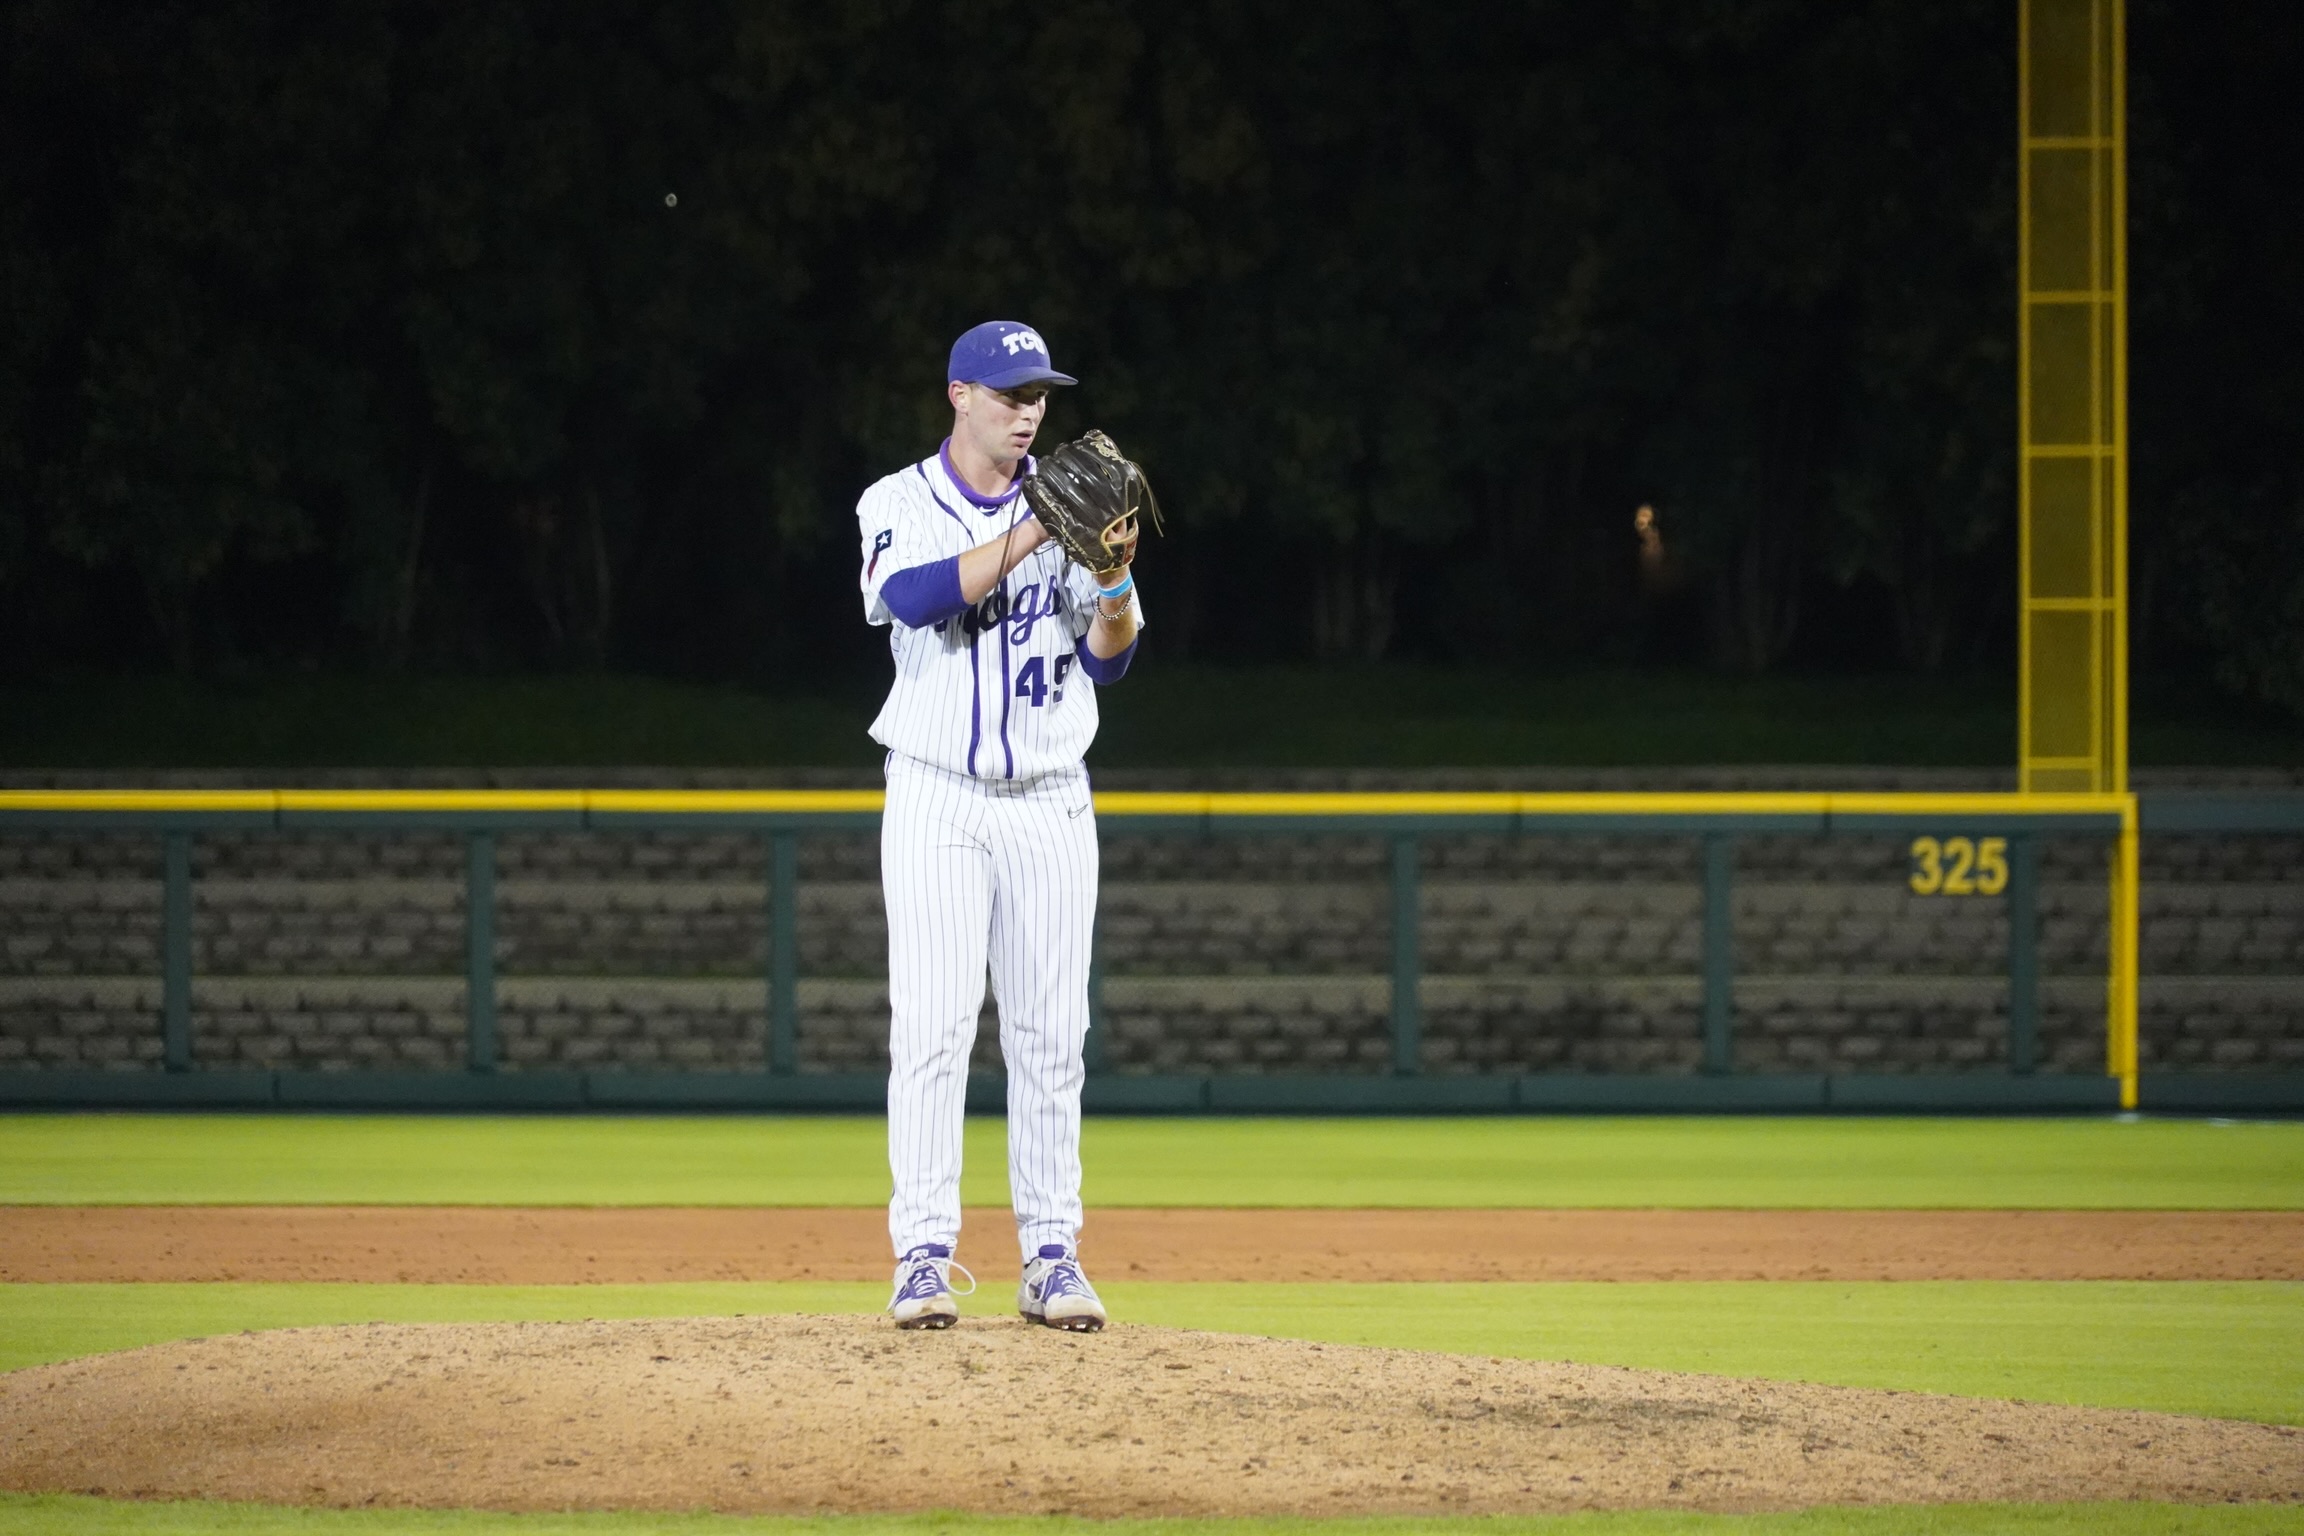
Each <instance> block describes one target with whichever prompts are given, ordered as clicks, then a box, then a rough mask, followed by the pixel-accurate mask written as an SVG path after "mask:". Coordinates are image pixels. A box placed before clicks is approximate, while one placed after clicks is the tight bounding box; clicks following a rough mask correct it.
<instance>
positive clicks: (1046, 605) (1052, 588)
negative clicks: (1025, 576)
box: [1008, 576, 1064, 645]
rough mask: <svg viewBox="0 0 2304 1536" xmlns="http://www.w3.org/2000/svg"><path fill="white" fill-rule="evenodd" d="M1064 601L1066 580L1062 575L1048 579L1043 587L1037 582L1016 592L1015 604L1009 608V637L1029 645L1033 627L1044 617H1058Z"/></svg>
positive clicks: (1016, 641) (1021, 643) (1020, 643)
mask: <svg viewBox="0 0 2304 1536" xmlns="http://www.w3.org/2000/svg"><path fill="white" fill-rule="evenodd" d="M1063 603H1064V580H1063V578H1062V577H1060V576H1052V577H1050V578H1049V579H1048V585H1047V586H1046V587H1042V586H1041V585H1040V584H1039V583H1037V582H1035V583H1033V584H1032V585H1031V586H1029V587H1026V588H1025V589H1024V590H1023V591H1021V592H1019V593H1017V594H1016V602H1015V604H1014V605H1013V606H1012V607H1010V608H1009V610H1008V638H1009V639H1010V640H1013V641H1014V642H1015V643H1016V644H1018V645H1029V644H1030V643H1031V641H1032V627H1033V626H1034V625H1035V624H1038V623H1039V622H1040V621H1041V620H1042V619H1052V618H1054V617H1056V614H1057V611H1058V610H1059V609H1060V608H1062V606H1063Z"/></svg>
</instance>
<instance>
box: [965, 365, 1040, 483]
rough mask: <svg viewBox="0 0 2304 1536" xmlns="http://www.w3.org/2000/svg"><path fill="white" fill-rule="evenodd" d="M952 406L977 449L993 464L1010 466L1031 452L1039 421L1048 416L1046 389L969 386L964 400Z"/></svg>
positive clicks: (1031, 386) (1032, 385) (1028, 386)
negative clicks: (957, 408) (956, 407)
mask: <svg viewBox="0 0 2304 1536" xmlns="http://www.w3.org/2000/svg"><path fill="white" fill-rule="evenodd" d="M955 404H957V405H958V406H959V408H960V418H961V422H962V425H963V426H964V427H965V428H966V430H967V432H968V436H969V439H970V441H972V442H973V443H974V444H975V446H976V447H977V449H978V450H980V451H981V452H982V453H983V455H984V456H985V457H986V458H988V459H990V460H992V462H994V463H995V464H1012V463H1014V462H1015V461H1016V460H1018V459H1021V458H1022V457H1024V455H1025V454H1027V453H1029V452H1030V451H1031V450H1032V439H1033V438H1035V437H1037V436H1038V435H1039V433H1040V421H1041V418H1042V417H1044V416H1046V415H1047V414H1048V386H1047V385H1045V384H1020V385H1018V386H1017V387H1016V388H1014V389H988V388H986V387H985V386H984V385H982V384H971V385H969V386H968V387H967V393H966V397H965V399H963V400H960V401H956V402H955Z"/></svg>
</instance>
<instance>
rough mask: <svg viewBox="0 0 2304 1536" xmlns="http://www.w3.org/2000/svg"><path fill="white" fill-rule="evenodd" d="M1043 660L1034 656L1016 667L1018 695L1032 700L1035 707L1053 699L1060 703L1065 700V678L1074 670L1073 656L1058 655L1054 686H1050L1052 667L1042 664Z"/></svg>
mask: <svg viewBox="0 0 2304 1536" xmlns="http://www.w3.org/2000/svg"><path fill="white" fill-rule="evenodd" d="M1043 660H1044V658H1042V657H1039V656H1034V657H1031V658H1029V659H1028V660H1027V661H1026V662H1025V663H1024V665H1022V666H1021V667H1018V668H1017V669H1016V697H1018V698H1020V699H1029V700H1031V701H1032V707H1033V708H1034V709H1038V708H1039V707H1040V706H1041V705H1043V704H1046V703H1049V702H1051V701H1053V702H1055V703H1058V704H1061V703H1063V702H1064V679H1065V676H1066V675H1067V674H1068V673H1070V672H1071V670H1072V658H1071V657H1069V656H1059V657H1057V658H1056V666H1055V668H1054V674H1055V675H1054V678H1053V684H1054V686H1050V684H1051V678H1050V675H1049V672H1050V669H1049V668H1047V667H1044V666H1042V665H1041V662H1042V661H1043Z"/></svg>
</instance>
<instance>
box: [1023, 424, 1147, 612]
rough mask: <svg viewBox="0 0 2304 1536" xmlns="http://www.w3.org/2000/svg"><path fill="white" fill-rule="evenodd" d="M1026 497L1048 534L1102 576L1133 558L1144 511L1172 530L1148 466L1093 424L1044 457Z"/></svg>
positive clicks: (1028, 481)
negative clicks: (1146, 473)
mask: <svg viewBox="0 0 2304 1536" xmlns="http://www.w3.org/2000/svg"><path fill="white" fill-rule="evenodd" d="M1024 499H1025V500H1026V501H1028V502H1030V503H1031V504H1032V515H1033V516H1035V517H1037V518H1039V519H1040V526H1041V527H1042V528H1043V529H1045V530H1047V534H1048V537H1050V538H1051V539H1054V540H1055V541H1056V542H1057V543H1058V544H1060V545H1062V546H1063V549H1064V553H1065V554H1067V555H1069V556H1071V557H1072V558H1073V559H1074V560H1076V561H1078V562H1079V563H1080V564H1082V565H1084V566H1086V567H1088V569H1090V570H1091V571H1094V572H1095V573H1096V574H1097V575H1099V576H1103V575H1108V574H1110V573H1111V572H1113V571H1116V570H1118V569H1120V567H1122V566H1124V565H1126V564H1127V563H1128V559H1129V556H1130V555H1131V554H1132V553H1133V552H1134V550H1135V547H1136V515H1137V514H1138V513H1139V512H1149V513H1151V514H1152V527H1153V530H1154V531H1155V532H1160V533H1165V532H1166V531H1167V530H1166V529H1165V528H1162V527H1161V526H1160V503H1159V502H1158V501H1157V500H1156V499H1155V498H1154V497H1153V495H1152V483H1151V482H1150V481H1148V480H1146V479H1145V478H1144V471H1143V468H1142V467H1141V466H1139V465H1137V464H1136V463H1134V462H1133V461H1131V460H1129V459H1126V458H1123V457H1122V456H1121V454H1120V450H1119V449H1118V448H1117V447H1115V446H1114V445H1113V442H1112V439H1110V438H1108V437H1106V436H1105V435H1104V434H1103V433H1101V432H1098V431H1095V430H1093V429H1091V430H1090V431H1089V433H1088V435H1087V436H1086V437H1082V438H1076V439H1074V440H1073V441H1071V442H1069V443H1065V444H1062V445H1061V446H1059V447H1058V448H1057V449H1056V450H1055V451H1054V452H1052V453H1048V454H1044V455H1042V456H1041V457H1040V459H1039V460H1038V461H1037V462H1036V463H1035V465H1034V467H1033V471H1032V474H1031V476H1030V478H1028V479H1026V480H1025V482H1024Z"/></svg>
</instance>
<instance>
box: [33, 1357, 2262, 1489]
mask: <svg viewBox="0 0 2304 1536" xmlns="http://www.w3.org/2000/svg"><path fill="white" fill-rule="evenodd" d="M0 1425H4V1426H6V1428H5V1430H4V1431H0V1487H5V1488H8V1489H11V1490H18V1491H62V1492H81V1493H92V1494H102V1495H107V1496H111V1497H129V1498H170V1499H174V1498H214V1499H246V1500H260V1501H264V1502H268V1503H285V1504H311V1505H330V1506H340V1507H350V1506H360V1505H369V1504H376V1505H396V1506H434V1507H453V1506H461V1507H473V1508H488V1509H513V1510H538V1509H569V1508H585V1509H610V1508H638V1509H695V1508H707V1509H715V1510H731V1511H734V1510H746V1511H808V1510H827V1511H897V1510H925V1509H962V1510H983V1511H1006V1512H1028V1511H1061V1512H1069V1513H1075V1514H1083V1515H1099V1516H1116V1515H1149V1514H1176V1515H1229V1514H1301V1513H1310V1514H1337V1513H1345V1512H1351V1513H1366V1514H1374V1513H1401V1514H1406V1513H1415V1512H1436V1511H1447V1512H1452V1513H1453V1512H1481V1511H1499V1512H1501V1511H1537V1510H1563V1509H1579V1508H1627V1507H1654V1506H1663V1507H1674V1506H1678V1507H1687V1508H1702V1509H1723V1510H1730V1509H1764V1508H1795V1507H1802V1506H1809V1505H1815V1504H1837V1503H1875V1502H1896V1503H1912V1502H1936V1501H1970V1500H2036V1499H2037V1500H2065V1499H2126V1498H2142V1499H2169V1500H2183V1501H2195V1502H2198V1501H2220V1500H2228V1499H2251V1500H2258V1499H2279V1500H2297V1499H2304V1431H2299V1430H2296V1429H2292V1428H2287V1427H2282V1426H2275V1425H2262V1424H2244V1423H2234V1422H2229V1421H2224V1420H2213V1419H2188V1418H2179V1417H2175V1416H2171V1415H2164V1414H2150V1413H2136V1412H2123V1411H2113V1410H2104V1409H2083V1408H2069V1407H2055V1406H2046V1405H2041V1404H2031V1403H2015V1402H1999V1401H1984V1400H1979V1399H1969V1398H1953V1397H1936V1396H1929V1395H1924V1394H1916V1393H1895V1392H1878V1391H1864V1390H1859V1389H1854V1388H1845V1387H1825V1386H1811V1385H1796V1384H1787V1383H1779V1382H1759V1381H1742V1380H1734V1379H1730V1378H1725V1377H1709V1376H1692V1375H1676V1374H1667V1373H1663V1372H1654V1371H1636V1370H1624V1369H1616V1368H1612V1367H1602V1366H1577V1365H1562V1364H1544V1363H1537V1362H1529V1361H1506V1360H1495V1359H1486V1358H1480V1357H1470V1356H1456V1355H1434V1354H1420V1353H1414V1352H1409V1351H1403V1350H1387V1349H1368V1348H1357V1347H1348V1346H1340V1345H1320V1344H1312V1343H1303V1342H1296V1341H1289V1340H1272V1339H1248V1338H1237V1337H1232V1336H1227V1335H1218V1334H1205V1333H1192V1332H1184V1331H1178V1330H1170V1329H1159V1328H1142V1327H1129V1326H1125V1325H1116V1326H1115V1327H1113V1328H1112V1329H1111V1330H1110V1331H1108V1332H1106V1333H1103V1334H1100V1335H1089V1336H1077V1335H1069V1334H1058V1333H1052V1332H1050V1331H1048V1330H1046V1329H1041V1328H1035V1327H1031V1326H1028V1325H1025V1324H1022V1323H1019V1322H1016V1321H1014V1320H1012V1319H1001V1320H980V1319H976V1318H970V1319H968V1320H966V1321H964V1322H963V1323H962V1324H961V1325H960V1326H959V1327H957V1328H955V1329H952V1330H950V1331H949V1332H945V1333H922V1334H903V1333H898V1332H897V1331H895V1330H894V1329H892V1328H891V1327H890V1326H889V1325H888V1324H887V1323H886V1321H885V1320H884V1319H879V1318H858V1317H766V1318H704V1319H685V1320H676V1321H663V1320H648V1321H636V1322H590V1323H516V1324H490V1325H476V1324H454V1325H430V1326H407V1325H372V1326H366V1327H353V1328H318V1329H294V1330H283V1331H279V1332H272V1333H256V1334H242V1335H237V1336H233V1337H229V1338H216V1339H197V1340H191V1341H186V1342H179V1343H171V1344H163V1345H157V1346H154V1347H152V1348H147V1349H139V1350H133V1351H129V1352H126V1353H122V1354H116V1355H105V1356H97V1357H93V1358H89V1359H83V1360H74V1361H68V1362H65V1363H62V1364H58V1365H51V1366H43V1367H40V1368H37V1369H33V1370H27V1371H19V1372H15V1373H12V1374H10V1375H6V1376H0Z"/></svg>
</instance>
